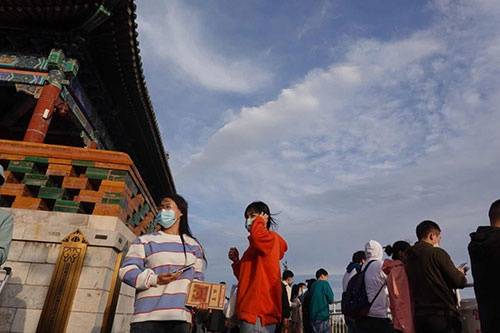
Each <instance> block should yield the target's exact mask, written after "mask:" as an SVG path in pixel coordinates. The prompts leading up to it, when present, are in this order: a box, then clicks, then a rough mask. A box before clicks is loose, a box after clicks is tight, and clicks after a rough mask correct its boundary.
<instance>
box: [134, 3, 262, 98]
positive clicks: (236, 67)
mask: <svg viewBox="0 0 500 333" xmlns="http://www.w3.org/2000/svg"><path fill="white" fill-rule="evenodd" d="M155 8H156V10H157V12H156V13H155V15H151V16H150V17H148V20H145V19H143V18H141V17H140V18H139V21H140V22H139V30H140V36H141V40H144V41H145V42H147V43H148V48H152V49H153V50H154V52H155V54H156V55H157V56H159V57H160V58H161V59H162V60H164V61H165V62H166V64H167V65H168V66H169V67H170V71H169V72H170V73H175V72H178V71H180V72H181V75H179V76H180V77H182V78H189V79H190V80H191V81H192V82H195V83H197V84H199V85H201V86H203V87H205V88H207V89H210V90H216V91H225V92H236V93H249V92H253V91H256V90H259V89H261V88H263V87H265V86H266V85H268V84H269V83H270V81H271V80H272V73H271V72H270V71H268V70H266V69H265V68H264V66H263V65H261V64H259V63H256V62H255V61H254V60H252V59H250V58H247V57H244V56H241V57H239V58H232V57H229V56H226V55H224V54H223V53H222V52H220V51H219V50H217V48H216V47H215V45H216V44H217V42H216V40H214V37H213V36H210V35H207V33H206V26H205V21H204V20H203V19H202V17H201V15H199V13H198V12H197V11H196V9H195V8H191V7H188V5H187V4H186V3H184V2H180V1H169V2H168V3H166V4H159V5H157V6H156V7H155ZM209 41H211V42H209Z"/></svg>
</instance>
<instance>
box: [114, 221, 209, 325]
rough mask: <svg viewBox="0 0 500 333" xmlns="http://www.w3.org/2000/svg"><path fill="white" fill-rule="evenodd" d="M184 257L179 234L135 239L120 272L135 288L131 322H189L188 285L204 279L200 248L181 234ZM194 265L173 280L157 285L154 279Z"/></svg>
mask: <svg viewBox="0 0 500 333" xmlns="http://www.w3.org/2000/svg"><path fill="white" fill-rule="evenodd" d="M184 241H185V247H186V255H184V249H183V246H182V242H181V237H180V236H179V235H170V234H166V233H164V232H163V231H158V232H155V233H152V234H148V235H143V236H141V237H138V238H137V239H136V240H135V241H134V242H133V243H132V245H130V248H129V250H128V252H127V255H126V256H125V259H124V260H123V263H122V267H121V269H120V278H121V279H122V281H123V282H125V283H126V284H128V285H129V286H131V287H134V288H135V289H136V297H135V304H134V315H133V317H132V322H141V321H150V320H180V321H186V322H191V311H190V310H189V308H187V307H186V306H185V303H186V299H187V293H188V288H189V284H190V283H191V281H192V280H203V279H204V276H203V270H204V263H205V262H204V260H203V249H202V248H201V246H200V244H199V243H198V242H197V241H196V240H194V239H193V238H191V237H189V236H187V235H184ZM190 264H194V265H193V267H191V268H189V269H188V270H187V271H185V272H184V273H182V275H181V276H180V277H179V278H178V279H177V280H175V281H172V282H170V283H168V284H166V285H158V284H157V277H158V275H159V274H162V273H171V272H173V271H175V270H176V269H179V268H181V267H183V266H186V265H190Z"/></svg>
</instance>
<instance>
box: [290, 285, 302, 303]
mask: <svg viewBox="0 0 500 333" xmlns="http://www.w3.org/2000/svg"><path fill="white" fill-rule="evenodd" d="M299 290H300V284H294V285H293V287H292V295H291V297H290V299H291V300H292V302H293V301H294V300H295V299H296V298H297V297H298V296H299Z"/></svg>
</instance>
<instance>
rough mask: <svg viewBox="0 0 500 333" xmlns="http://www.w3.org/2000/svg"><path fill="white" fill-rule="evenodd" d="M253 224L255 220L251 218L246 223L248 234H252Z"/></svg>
mask: <svg viewBox="0 0 500 333" xmlns="http://www.w3.org/2000/svg"><path fill="white" fill-rule="evenodd" d="M252 223H253V218H251V217H249V218H247V219H246V221H245V228H246V229H247V231H248V232H250V229H251V228H252Z"/></svg>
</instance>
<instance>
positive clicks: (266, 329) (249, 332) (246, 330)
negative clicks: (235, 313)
mask: <svg viewBox="0 0 500 333" xmlns="http://www.w3.org/2000/svg"><path fill="white" fill-rule="evenodd" d="M275 328H276V325H274V324H273V325H267V326H262V325H261V324H260V319H259V318H257V322H256V323H255V324H250V323H247V322H246V321H241V322H240V333H274V330H275Z"/></svg>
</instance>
